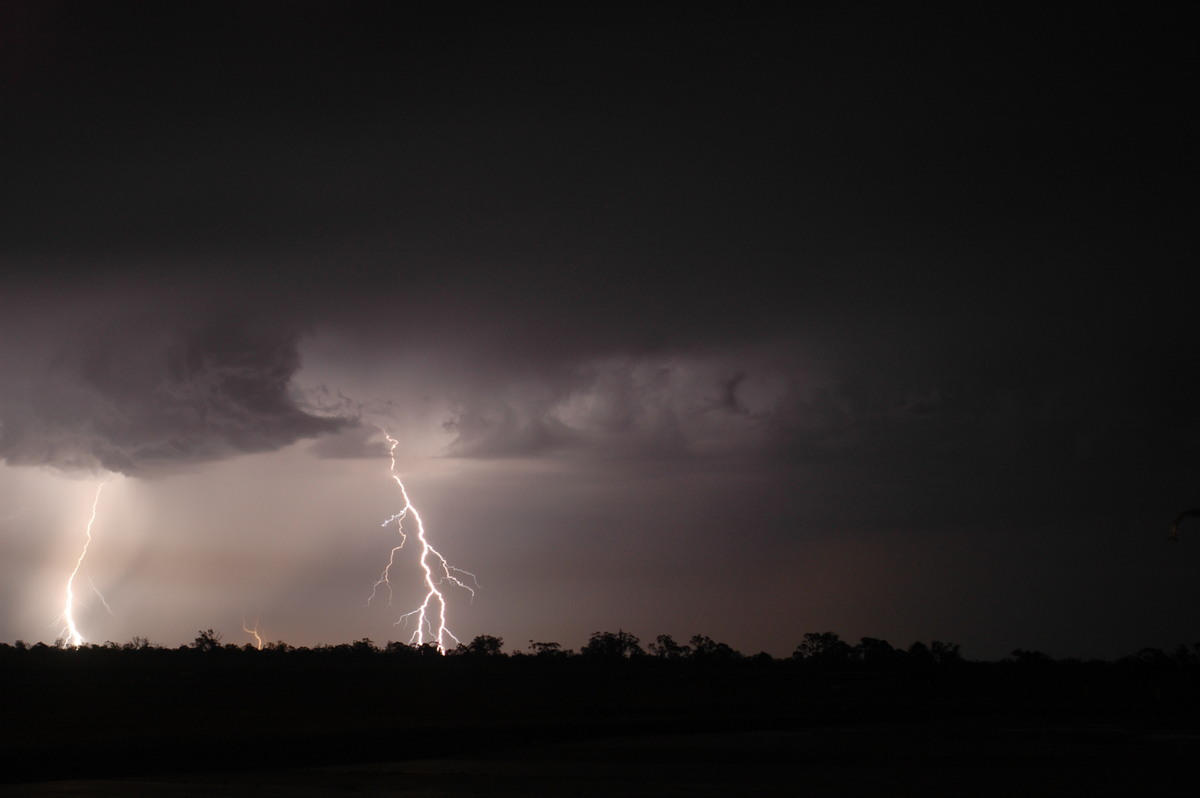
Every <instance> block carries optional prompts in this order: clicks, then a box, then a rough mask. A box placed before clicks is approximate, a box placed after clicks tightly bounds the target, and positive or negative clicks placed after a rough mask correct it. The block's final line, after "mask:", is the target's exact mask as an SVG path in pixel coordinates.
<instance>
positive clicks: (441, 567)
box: [367, 427, 479, 652]
mask: <svg viewBox="0 0 1200 798" xmlns="http://www.w3.org/2000/svg"><path fill="white" fill-rule="evenodd" d="M379 431H380V432H382V433H383V437H384V438H386V439H387V442H388V447H389V448H388V456H389V457H390V458H391V467H390V468H389V470H388V474H389V475H390V476H391V478H392V480H393V481H395V483H396V485H397V486H398V487H399V488H400V495H401V497H403V499H404V506H403V507H402V508H401V509H400V512H398V513H396V514H395V515H393V516H392V517H391V518H388V519H386V520H384V522H383V523H382V524H380V526H388V525H389V524H391V523H392V522H393V521H394V522H395V523H396V531H397V532H398V533H399V534H400V543H399V544H397V545H396V546H394V547H393V548H392V551H391V554H390V555H389V556H388V562H387V565H386V566H384V568H383V573H382V574H380V576H379V579H377V580H376V581H375V584H374V586H373V587H372V588H371V595H370V597H369V598H368V599H367V603H368V604H370V603H371V600H372V599H374V598H375V594H376V593H377V592H379V586H380V585H383V586H384V587H385V588H386V589H387V592H388V606H391V603H392V582H391V571H392V566H393V565H395V563H396V552H398V551H400V550H401V549H402V548H404V544H405V543H406V542H408V536H407V535H406V534H405V532H404V527H403V523H404V519H405V518H407V517H408V516H409V515H411V516H412V518H413V520H414V521H416V524H417V541H418V542H419V543H420V545H421V556H420V563H421V570H422V571H423V572H424V574H425V587H426V593H425V600H424V601H423V602H421V606H419V607H417V608H416V609H415V610H411V611H409V612H406V613H404V614H403V615H401V616H400V619H399V620H397V621H396V623H397V624H402V623H407V622H408V620H409V619H410V618H415V619H416V622H415V625H416V629H415V630H414V631H413V634H412V637H411V638H410V640H409V642H411V643H415V644H417V645H422V644H423V643H425V642H426V639H427V638H428V641H429V642H432V643H435V644H436V645H437V648H438V651H442V652H444V651H445V650H446V638H450V639H451V640H453V641H454V642H455V643H458V642H459V639H458V638H457V637H455V636H454V633H453V632H451V631H450V630H449V629H447V628H446V597H445V596H444V595H442V591H441V590H439V589H438V586H439V585H444V584H446V583H447V582H449V583H450V584H452V585H456V586H457V587H461V588H462V589H463V590H466V591H467V592H468V593H470V594H471V597H472V598H474V597H475V590H474V588H472V587H471V586H470V585H468V584H467V583H465V582H463V581H462V579H460V578H459V576H458V575H461V576H465V577H470V579H471V581H472V582H474V583H475V587H478V586H479V582H478V580H476V578H475V574H473V573H471V572H470V571H464V570H462V569H461V568H455V567H454V566H453V565H451V564H450V563H449V562H447V561H446V558H445V557H443V556H442V555H441V553H440V552H439V551H438V550H437V549H435V548H434V547H433V546H431V545H430V544H429V540H428V539H427V538H426V537H425V525H424V523H422V521H421V514H420V513H418V512H417V508H416V507H414V506H413V504H412V502H411V501H410V500H409V498H408V490H407V489H405V487H404V483H403V482H402V481H401V480H400V476H399V475H398V474H397V473H396V447H397V446H398V445H399V443H400V442H399V441H397V440H396V439H395V438H393V437H392V436H391V435H389V434H388V432H387V430H385V429H383V428H382V427H380V428H379ZM431 557H432V558H433V559H432V562H431V559H430V558H431ZM434 605H436V608H435V607H434ZM435 617H436V622H435Z"/></svg>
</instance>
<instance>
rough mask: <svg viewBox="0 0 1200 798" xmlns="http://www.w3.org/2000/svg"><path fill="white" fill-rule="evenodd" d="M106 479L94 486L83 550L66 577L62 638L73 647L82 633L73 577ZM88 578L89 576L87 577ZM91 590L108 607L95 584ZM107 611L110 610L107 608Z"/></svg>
mask: <svg viewBox="0 0 1200 798" xmlns="http://www.w3.org/2000/svg"><path fill="white" fill-rule="evenodd" d="M107 481H108V480H105V481H104V482H101V483H100V484H99V485H97V486H96V495H95V497H94V498H93V499H92V517H91V518H89V519H88V522H87V529H86V530H85V532H84V541H83V551H81V552H79V559H78V560H76V561H75V568H74V570H72V571H71V575H70V576H69V577H67V600H66V603H65V604H64V605H63V611H62V620H63V623H65V624H66V627H65V628H64V629H63V639H64V640H66V642H67V644H68V645H70V646H73V647H75V648H79V647H80V646H81V645H83V642H84V641H83V635H81V634H80V633H79V628H78V627H77V626H76V625H75V577H76V576H77V575H78V574H79V569H80V568H81V567H82V566H83V561H84V559H85V558H86V557H87V553H88V546H90V545H91V544H92V525H93V524H94V523H96V510H97V508H98V507H99V506H100V491H102V490H104V485H105V483H106V482H107ZM89 580H90V577H89ZM92 590H93V591H94V592H95V593H96V595H97V596H100V601H101V602H103V604H104V606H105V608H106V609H108V602H107V601H105V600H104V596H103V595H101V594H100V591H99V590H96V585H95V584H93V585H92ZM109 612H112V610H111V609H109Z"/></svg>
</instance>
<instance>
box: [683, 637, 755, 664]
mask: <svg viewBox="0 0 1200 798" xmlns="http://www.w3.org/2000/svg"><path fill="white" fill-rule="evenodd" d="M688 642H689V643H691V648H692V659H694V660H696V661H698V662H732V661H733V660H735V659H741V656H742V653H741V652H740V651H736V650H734V649H733V648H732V647H730V646H728V645H726V644H725V643H718V642H717V641H716V640H713V639H712V638H711V637H705V636H704V635H693V636H692V639H691V640H690V641H688Z"/></svg>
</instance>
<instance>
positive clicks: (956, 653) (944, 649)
mask: <svg viewBox="0 0 1200 798" xmlns="http://www.w3.org/2000/svg"><path fill="white" fill-rule="evenodd" d="M929 654H930V656H932V657H933V661H934V662H936V663H937V664H938V665H943V666H945V665H955V664H957V663H959V662H962V653H961V651H960V650H959V645H958V643H943V642H942V641H940V640H934V641H933V642H931V643H930V644H929Z"/></svg>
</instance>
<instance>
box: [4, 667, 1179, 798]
mask: <svg viewBox="0 0 1200 798" xmlns="http://www.w3.org/2000/svg"><path fill="white" fill-rule="evenodd" d="M136 653H137V656H131V655H130V654H129V653H128V652H111V653H105V652H98V651H93V652H74V653H70V652H68V653H66V655H65V656H64V654H63V652H54V651H48V652H44V653H43V654H42V655H41V661H38V662H35V661H34V660H35V658H34V657H33V656H32V655H28V656H25V657H24V658H23V659H22V661H20V662H16V661H15V660H14V659H13V658H10V659H9V661H8V662H6V663H5V666H4V670H3V676H4V677H5V684H6V687H7V690H6V693H7V696H6V698H5V702H4V709H3V717H4V721H5V722H4V725H3V729H2V731H0V743H2V747H0V750H2V751H3V757H4V760H5V765H4V771H3V778H2V779H0V782H3V783H0V795H81V796H98V795H130V796H139V795H165V796H186V795H215V794H221V795H268V796H269V795H289V796H308V795H332V794H341V793H353V794H358V795H391V794H398V795H425V796H457V795H500V796H507V795H581V796H590V795H596V796H599V795H606V796H607V795H616V794H622V795H660V796H661V795H668V796H669V795H680V796H683V795H688V796H695V795H882V794H888V795H916V794H924V795H928V794H962V795H1012V794H1016V793H1020V794H1023V795H1029V794H1038V795H1051V794H1053V795H1056V796H1061V795H1105V794H1111V795H1116V794H1123V795H1124V794H1137V795H1184V794H1187V795H1193V794H1195V789H1196V785H1197V784H1200V713H1198V712H1197V701H1196V697H1197V690H1196V679H1195V676H1196V674H1194V673H1193V672H1192V671H1191V670H1189V669H1180V668H1174V667H1168V666H1167V665H1165V664H1164V663H1162V662H1160V663H1157V664H1153V663H1149V664H1148V663H1145V662H1140V663H1133V664H1128V663H1127V664H1126V665H1124V666H1120V665H1117V664H1106V663H1092V664H1088V663H1074V664H1061V663H1059V664H1053V663H1037V664H1034V665H1028V664H1026V665H1020V664H1017V663H1007V664H997V663H958V664H956V665H955V666H954V667H949V668H937V669H908V670H899V671H891V672H889V671H868V670H864V669H861V668H860V669H857V670H847V671H844V672H826V671H821V670H819V669H814V668H805V667H801V666H800V665H799V664H797V663H794V662H778V661H774V662H752V661H748V660H747V661H741V662H738V663H732V664H725V665H721V666H711V667H701V666H699V665H696V664H692V663H683V664H676V665H672V664H669V663H662V662H645V663H629V662H618V663H608V664H597V663H588V662H581V661H578V660H577V659H576V660H571V661H561V662H553V663H549V662H536V661H534V660H533V658H522V659H508V658H498V659H496V660H492V661H467V660H465V659H463V660H459V661H453V660H454V659H455V658H446V659H445V660H442V659H441V658H438V661H428V662H420V661H417V662H397V661H395V659H394V658H390V657H388V656H387V655H384V654H376V655H373V656H365V657H353V656H341V657H334V656H326V657H308V658H304V657H300V656H298V655H288V656H287V657H282V658H281V657H275V658H271V657H268V656H258V655H254V654H251V655H247V654H244V653H241V654H239V653H237V652H233V653H227V652H215V653H206V654H199V653H197V652H170V651H166V652H162V651H159V652H155V651H150V652H136ZM80 654H82V655H83V656H80Z"/></svg>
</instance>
